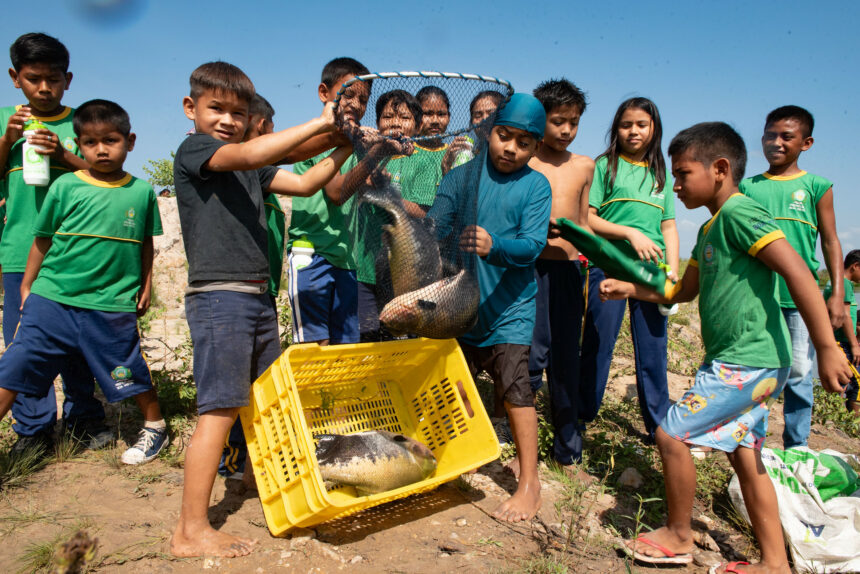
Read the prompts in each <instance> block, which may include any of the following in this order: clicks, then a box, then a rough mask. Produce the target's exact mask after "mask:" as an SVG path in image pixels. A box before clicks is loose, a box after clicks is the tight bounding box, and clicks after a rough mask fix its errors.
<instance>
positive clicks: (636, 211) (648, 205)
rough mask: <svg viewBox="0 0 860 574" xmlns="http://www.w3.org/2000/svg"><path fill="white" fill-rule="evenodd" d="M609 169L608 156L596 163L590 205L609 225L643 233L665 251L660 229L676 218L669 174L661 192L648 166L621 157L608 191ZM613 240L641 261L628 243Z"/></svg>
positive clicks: (664, 242) (625, 251)
mask: <svg viewBox="0 0 860 574" xmlns="http://www.w3.org/2000/svg"><path fill="white" fill-rule="evenodd" d="M608 166H609V158H607V157H606V156H603V157H601V158H598V160H597V161H596V162H595V164H594V179H593V180H592V182H591V190H590V191H589V193H588V205H589V206H591V207H594V208H596V209H597V215H598V216H599V217H601V218H602V219H605V220H606V221H609V222H610V223H615V224H618V225H624V226H627V227H632V228H633V229H636V230H638V231H641V232H642V233H643V234H645V237H647V238H648V239H650V240H651V241H653V242H654V243H656V244H657V245H658V246H659V247H660V249H662V250H663V251H664V252H665V250H666V241H665V240H664V239H663V232H662V230H661V228H660V227H661V225H662V223H663V222H664V221H667V220H669V219H675V195H674V194H673V193H672V178H671V177H670V175H669V173H668V171H667V172H666V183H665V184H664V185H663V187H662V189H661V188H659V187H658V186H657V179H656V178H655V177H654V170H653V169H650V168H649V167H648V164H646V163H644V162H634V161H631V160H629V159H627V158H626V157H624V156H620V157H619V158H618V170H617V172H616V174H615V181H614V183H613V185H612V189H606V181H607V178H606V174H607V171H608V169H609V167H608ZM610 241H611V242H612V243H613V244H614V245H615V246H616V247H618V248H619V249H621V250H622V251H623V252H624V253H626V254H627V255H629V256H630V257H633V258H636V259H638V257H639V256H638V255H637V254H636V251H635V250H634V249H633V246H632V245H630V242H629V241H626V240H624V239H612V240H610Z"/></svg>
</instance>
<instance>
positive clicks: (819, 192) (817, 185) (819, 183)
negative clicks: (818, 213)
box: [812, 175, 833, 205]
mask: <svg viewBox="0 0 860 574" xmlns="http://www.w3.org/2000/svg"><path fill="white" fill-rule="evenodd" d="M832 187H833V183H832V182H831V181H830V180H829V179H827V178H826V177H821V176H820V175H816V176H815V180H814V182H813V184H812V193H814V194H815V199H814V200H813V202H812V203H813V204H816V205H817V204H818V201H819V200H820V199H821V198H822V197H824V194H825V193H827V190H829V189H830V188H832Z"/></svg>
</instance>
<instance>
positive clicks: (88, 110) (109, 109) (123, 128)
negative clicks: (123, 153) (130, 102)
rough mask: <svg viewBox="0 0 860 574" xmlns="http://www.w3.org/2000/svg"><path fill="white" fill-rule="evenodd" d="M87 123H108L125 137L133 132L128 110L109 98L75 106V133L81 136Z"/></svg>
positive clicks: (73, 119) (73, 121)
mask: <svg viewBox="0 0 860 574" xmlns="http://www.w3.org/2000/svg"><path fill="white" fill-rule="evenodd" d="M87 124H107V125H109V126H112V127H113V128H114V129H115V130H116V131H118V132H119V133H121V134H122V135H124V136H125V137H128V134H130V133H131V121H130V120H129V119H128V112H126V111H125V110H124V109H122V106H120V105H119V104H117V103H115V102H111V101H108V100H90V101H88V102H84V103H83V104H81V105H80V106H78V107H77V108H75V115H74V117H73V118H72V129H74V130H75V135H76V136H78V137H81V132H82V131H83V129H84V126H85V125H87Z"/></svg>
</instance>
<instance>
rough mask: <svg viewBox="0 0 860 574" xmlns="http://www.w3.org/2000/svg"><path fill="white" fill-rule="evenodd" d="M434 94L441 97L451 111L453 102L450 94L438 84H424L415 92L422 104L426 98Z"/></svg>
mask: <svg viewBox="0 0 860 574" xmlns="http://www.w3.org/2000/svg"><path fill="white" fill-rule="evenodd" d="M433 96H436V97H438V98H441V99H442V101H443V102H445V107H446V108H448V111H449V112H450V111H451V102H450V101H449V100H448V94H446V93H445V90H443V89H442V88H437V87H436V86H424V87H423V88H421V89H420V90H418V92H417V93H416V94H415V97H416V98H417V99H418V102H419V103H422V104H423V103H424V100H426V99H428V98H432V97H433Z"/></svg>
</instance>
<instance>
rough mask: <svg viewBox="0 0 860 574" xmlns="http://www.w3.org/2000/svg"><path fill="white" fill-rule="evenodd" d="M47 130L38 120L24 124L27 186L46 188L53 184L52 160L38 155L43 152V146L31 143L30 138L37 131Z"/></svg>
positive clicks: (23, 149) (24, 170) (24, 164)
mask: <svg viewBox="0 0 860 574" xmlns="http://www.w3.org/2000/svg"><path fill="white" fill-rule="evenodd" d="M44 129H47V128H46V127H45V126H44V125H42V124H41V123H40V122H39V121H38V120H30V121H28V122H27V123H26V124H24V145H22V146H21V153H22V154H23V156H24V157H23V162H22V166H23V172H24V183H26V184H27V185H41V186H45V185H48V184H49V183H50V182H51V160H50V158H48V156H46V155H42V154H40V153H36V150H43V151H44V149H45V148H43V147H42V146H38V145H33V144H31V143H30V137H31V136H33V135H35V134H36V130H44Z"/></svg>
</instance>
